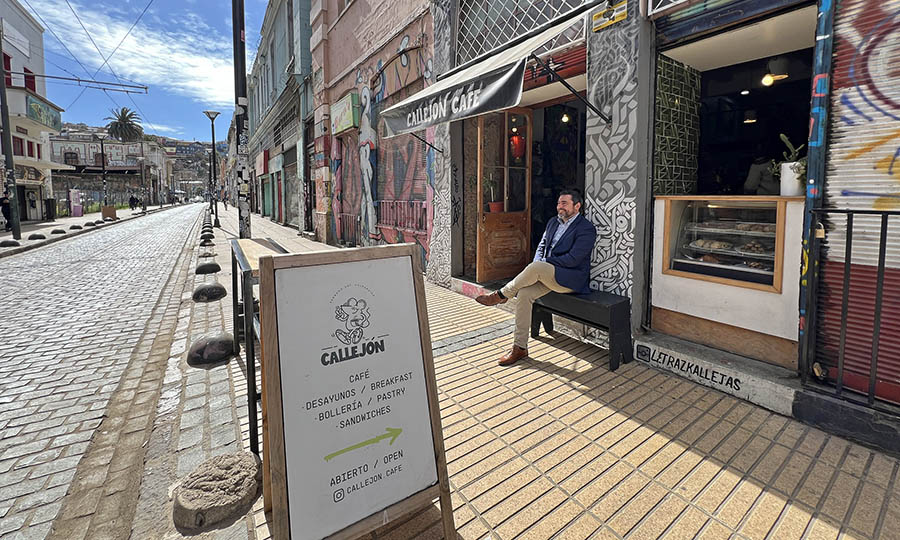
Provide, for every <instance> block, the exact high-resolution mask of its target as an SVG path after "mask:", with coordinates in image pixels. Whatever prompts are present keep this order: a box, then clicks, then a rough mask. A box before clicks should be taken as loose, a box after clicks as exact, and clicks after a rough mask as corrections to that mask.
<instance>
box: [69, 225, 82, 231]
mask: <svg viewBox="0 0 900 540" xmlns="http://www.w3.org/2000/svg"><path fill="white" fill-rule="evenodd" d="M81 229H82V226H81V225H69V230H70V231H80V230H81Z"/></svg>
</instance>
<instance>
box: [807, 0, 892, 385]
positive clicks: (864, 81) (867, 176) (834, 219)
mask: <svg viewBox="0 0 900 540" xmlns="http://www.w3.org/2000/svg"><path fill="white" fill-rule="evenodd" d="M898 14H900V0H878V1H876V0H856V1H853V0H845V1H843V2H841V3H840V4H839V5H838V8H837V13H836V14H835V21H834V35H835V42H834V52H833V72H832V77H831V79H832V80H831V84H832V98H831V112H830V115H829V116H830V125H829V127H828V138H827V148H828V153H827V165H826V176H825V183H824V186H825V192H824V204H825V206H826V207H827V208H838V209H853V210H900V149H898V143H900V76H898V75H900V74H898V73H897V65H898V64H900V46H898V40H900V30H898V25H900V15H898ZM826 82H827V81H819V84H824V83H826ZM814 86H817V84H815V83H814ZM813 138H814V139H815V138H816V137H815V135H814V134H813ZM889 224H890V225H889V228H888V234H887V239H888V241H887V248H886V257H885V261H886V265H885V278H884V286H883V291H884V292H883V305H882V315H881V331H880V340H879V348H878V364H877V374H876V386H875V394H876V396H878V397H880V398H882V399H886V400H889V401H893V402H897V403H900V241H898V240H900V217H898V216H895V217H892V218H890V221H889ZM826 228H827V235H826V239H825V240H824V242H823V253H822V265H821V270H820V276H821V277H820V279H821V281H820V283H819V295H818V306H819V307H818V312H819V317H818V325H817V345H816V359H817V360H818V361H819V362H821V363H823V364H825V365H826V366H828V367H829V376H831V377H833V376H834V375H836V370H835V369H834V366H836V365H837V359H838V350H839V343H840V329H841V308H842V303H843V301H844V298H843V290H842V287H843V274H844V265H845V263H847V262H849V264H850V289H849V294H848V297H847V300H848V315H847V337H846V349H845V356H844V384H845V386H847V387H849V388H852V389H856V390H860V391H863V392H865V391H866V390H867V388H868V377H869V368H870V365H871V357H872V339H873V331H874V307H875V295H876V276H877V265H878V247H879V236H880V231H881V218H880V217H879V216H865V215H857V216H856V217H855V218H854V221H853V238H852V258H851V260H850V261H845V260H844V259H845V256H844V253H845V246H846V241H847V235H846V228H847V219H846V217H845V216H843V215H838V214H830V215H829V217H828V219H827V221H826Z"/></svg>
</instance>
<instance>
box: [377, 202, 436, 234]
mask: <svg viewBox="0 0 900 540" xmlns="http://www.w3.org/2000/svg"><path fill="white" fill-rule="evenodd" d="M377 208H378V226H379V227H396V228H398V229H408V230H413V231H425V230H426V229H427V223H428V209H427V206H426V205H425V201H385V200H382V201H378V206H377Z"/></svg>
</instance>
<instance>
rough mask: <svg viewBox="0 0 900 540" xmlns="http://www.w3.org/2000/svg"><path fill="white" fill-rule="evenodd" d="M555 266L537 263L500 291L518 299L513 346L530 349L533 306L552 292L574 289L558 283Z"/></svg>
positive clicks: (528, 267)
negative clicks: (529, 336) (529, 340)
mask: <svg viewBox="0 0 900 540" xmlns="http://www.w3.org/2000/svg"><path fill="white" fill-rule="evenodd" d="M555 273H556V270H555V268H554V266H553V265H552V264H550V263H548V262H544V261H535V262H533V263H531V264H529V265H528V266H526V267H525V269H524V270H522V271H521V272H519V275H518V276H516V277H515V278H514V279H513V280H512V281H510V282H509V283H507V284H506V286H505V287H503V288H502V289H500V292H501V293H503V296H505V297H507V298H513V297H515V298H516V332H515V334H514V335H513V344H515V345H516V346H517V347H521V348H523V349H527V348H528V333H529V332H530V331H531V305H532V304H533V303H534V301H535V300H537V299H538V298H540V297H542V296H544V295H545V294H547V293H548V292H550V291H554V292H559V293H570V292H572V289H570V288H568V287H563V286H562V285H560V284H559V283H557V282H556V278H555V277H554V274H555Z"/></svg>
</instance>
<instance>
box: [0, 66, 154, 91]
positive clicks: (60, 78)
mask: <svg viewBox="0 0 900 540" xmlns="http://www.w3.org/2000/svg"><path fill="white" fill-rule="evenodd" d="M3 72H4V73H6V74H8V75H30V76H32V77H41V78H44V79H57V80H60V81H74V82H77V83H92V84H102V85H104V86H122V87H124V88H133V89H136V90H143V91H144V92H143V93H145V94H146V93H147V87H146V86H144V85H142V84H124V83H121V82H118V83H114V82H106V81H95V80H92V79H81V78H79V77H75V78H72V77H60V76H58V75H44V74H41V73H25V72H24V71H6V70H4V71H3ZM98 88H99V87H98ZM135 93H138V92H135Z"/></svg>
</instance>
